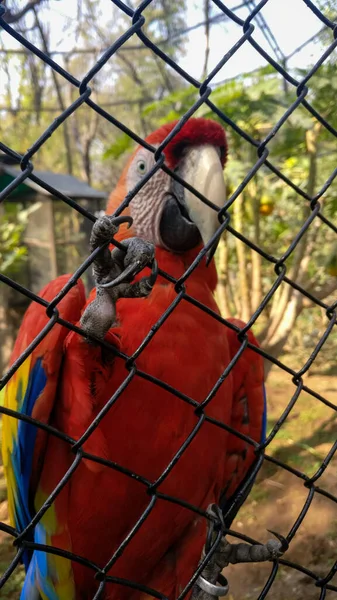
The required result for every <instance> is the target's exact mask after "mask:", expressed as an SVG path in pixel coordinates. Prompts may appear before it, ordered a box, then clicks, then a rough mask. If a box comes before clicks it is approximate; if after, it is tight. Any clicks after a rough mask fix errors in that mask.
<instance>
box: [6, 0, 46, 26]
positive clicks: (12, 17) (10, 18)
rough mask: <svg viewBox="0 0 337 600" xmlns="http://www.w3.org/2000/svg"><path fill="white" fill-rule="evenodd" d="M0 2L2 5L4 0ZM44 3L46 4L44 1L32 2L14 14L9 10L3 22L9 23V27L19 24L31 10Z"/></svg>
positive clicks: (33, 0)
mask: <svg viewBox="0 0 337 600" xmlns="http://www.w3.org/2000/svg"><path fill="white" fill-rule="evenodd" d="M0 2H1V4H2V0H0ZM42 2H44V0H30V2H27V4H26V6H24V7H23V8H22V9H21V10H19V12H17V13H12V11H11V10H10V9H7V10H6V12H5V14H4V15H3V20H4V21H6V23H8V24H9V25H10V24H11V23H17V22H18V21H20V19H22V17H24V16H25V15H26V14H27V13H28V12H29V11H30V10H32V9H33V8H35V7H37V6H39V5H40V4H42Z"/></svg>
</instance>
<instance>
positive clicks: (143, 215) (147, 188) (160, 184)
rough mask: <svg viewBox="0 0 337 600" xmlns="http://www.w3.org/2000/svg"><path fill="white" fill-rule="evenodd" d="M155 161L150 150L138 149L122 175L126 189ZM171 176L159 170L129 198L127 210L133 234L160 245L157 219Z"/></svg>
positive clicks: (133, 184) (129, 188) (134, 183)
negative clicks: (131, 219)
mask: <svg viewBox="0 0 337 600" xmlns="http://www.w3.org/2000/svg"><path fill="white" fill-rule="evenodd" d="M154 164H155V161H154V157H153V153H152V152H150V151H149V150H146V149H145V148H140V149H139V150H138V152H137V154H136V155H135V156H134V159H133V161H132V163H131V165H130V167H129V171H128V174H127V178H126V186H127V191H128V192H130V191H132V190H133V188H134V187H135V186H136V185H137V184H138V183H139V182H140V181H141V179H142V178H143V177H144V175H146V174H147V173H148V172H149V171H150V169H152V167H153V166H154ZM170 181H171V178H170V176H169V175H167V174H166V173H164V172H163V171H162V170H161V169H159V170H158V171H157V172H156V173H155V174H154V175H152V177H151V178H150V180H149V181H148V182H147V183H146V184H145V185H144V186H143V187H142V189H141V190H140V191H139V192H138V193H137V194H136V196H135V197H134V198H133V199H132V200H131V203H130V212H131V216H132V218H133V220H134V224H133V227H134V229H135V230H136V233H137V236H139V237H141V238H143V239H144V240H148V241H151V242H153V243H154V244H155V245H160V239H159V222H160V217H161V213H162V210H163V207H164V202H163V200H164V197H165V194H166V193H167V192H168V191H169V187H170Z"/></svg>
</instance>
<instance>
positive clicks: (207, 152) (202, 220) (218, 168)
mask: <svg viewBox="0 0 337 600" xmlns="http://www.w3.org/2000/svg"><path fill="white" fill-rule="evenodd" d="M179 175H180V176H181V177H182V178H183V179H184V180H185V181H186V182H187V183H189V184H190V185H192V186H193V187H194V188H195V189H196V190H197V191H198V192H200V193H201V194H203V196H205V197H206V198H207V199H208V200H209V201H210V202H212V203H213V204H215V206H217V207H218V208H219V209H220V208H222V207H223V206H224V204H225V202H226V186H225V181H224V176H223V170H222V165H221V162H220V156H219V153H218V150H217V148H216V147H215V146H212V145H210V144H204V145H202V146H194V147H190V148H188V150H187V152H186V154H185V155H184V157H183V158H182V160H181V162H180V165H179ZM184 200H185V205H186V208H187V211H188V214H189V217H190V218H191V220H192V221H193V222H194V223H195V225H196V226H197V227H198V229H199V232H200V235H201V238H202V241H203V243H204V245H206V244H207V242H209V241H210V239H211V238H212V237H213V235H214V234H215V232H216V231H217V229H218V228H219V226H220V223H219V220H218V213H217V211H216V210H214V209H212V208H211V207H209V206H207V204H205V203H204V202H202V200H200V199H199V198H198V197H197V196H195V195H194V194H192V192H190V191H189V190H188V189H186V188H185V190H184ZM212 254H213V253H212Z"/></svg>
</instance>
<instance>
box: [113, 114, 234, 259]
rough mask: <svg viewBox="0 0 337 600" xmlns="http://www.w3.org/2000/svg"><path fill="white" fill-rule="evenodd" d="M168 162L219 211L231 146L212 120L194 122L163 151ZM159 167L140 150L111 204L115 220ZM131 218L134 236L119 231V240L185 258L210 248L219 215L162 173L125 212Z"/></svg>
mask: <svg viewBox="0 0 337 600" xmlns="http://www.w3.org/2000/svg"><path fill="white" fill-rule="evenodd" d="M176 123H177V121H174V122H172V123H167V124H166V125H163V126H162V127H160V128H159V129H157V130H156V131H154V132H153V133H151V134H150V135H149V136H148V137H147V138H146V141H147V142H148V143H149V144H151V145H152V146H154V147H158V146H159V145H160V144H161V142H163V140H164V139H165V138H166V137H167V136H168V134H169V133H170V132H171V131H172V129H173V127H174V125H176ZM164 154H165V162H166V164H167V165H168V167H170V169H172V170H174V171H175V172H176V173H178V174H179V176H180V177H181V178H182V179H184V181H186V182H187V183H189V184H190V185H192V186H193V187H194V188H195V189H196V190H198V191H199V192H201V193H202V194H203V195H204V196H205V197H206V198H207V199H208V200H210V201H211V202H212V203H213V204H215V205H216V206H218V207H219V208H221V207H222V206H223V205H224V203H225V200H226V188H225V182H224V177H223V167H224V164H225V161H226V156H227V142H226V136H225V132H224V130H223V128H222V127H221V126H220V125H219V124H218V123H216V122H215V121H211V120H208V119H202V118H198V119H197V118H195V119H190V120H189V121H188V122H187V123H186V124H185V125H184V126H183V127H182V129H181V130H180V131H179V132H178V133H177V135H175V136H174V138H173V139H172V141H170V142H169V144H168V145H167V146H166V148H165V149H164ZM154 163H155V160H154V155H153V153H152V152H150V151H149V150H146V149H145V148H143V147H141V146H138V148H137V149H136V150H135V152H134V153H133V155H132V156H131V158H130V160H129V161H128V164H127V165H126V167H125V169H124V171H123V173H122V176H121V178H120V180H119V182H118V185H117V187H116V189H115V190H114V191H113V192H112V194H111V195H110V198H109V202H108V206H107V213H108V214H111V213H113V212H114V210H115V209H116V208H117V207H118V205H119V204H120V203H121V202H122V201H123V199H124V197H125V196H126V194H127V193H128V192H129V191H131V190H132V189H133V188H134V187H135V185H136V184H137V183H138V182H139V181H140V180H141V178H142V177H143V176H144V175H146V173H147V172H148V171H149V170H150V169H151V168H152V167H153V165H154ZM124 214H129V215H131V217H132V218H133V226H132V228H131V229H130V230H127V229H126V227H121V229H120V232H119V234H118V237H119V239H123V238H125V237H130V236H132V235H136V236H138V237H141V238H143V239H146V240H149V241H151V242H153V243H154V244H155V245H156V246H159V247H162V248H165V249H166V250H169V251H170V252H178V253H182V252H186V251H188V250H191V249H192V248H195V247H197V246H199V245H200V243H201V242H203V243H204V244H206V243H207V242H208V241H209V240H210V239H211V237H212V236H213V235H214V233H215V232H216V230H217V228H218V227H219V221H218V218H217V212H216V211H215V210H213V209H212V208H210V207H209V206H207V205H206V204H205V203H203V202H202V201H201V200H200V199H199V198H197V197H196V196H195V195H194V194H193V193H192V192H190V191H189V190H187V189H186V188H184V187H183V186H182V185H181V184H179V183H178V182H176V181H175V180H174V179H173V178H172V177H170V175H168V174H167V173H165V172H164V171H162V170H161V169H159V170H158V171H157V172H156V173H155V174H154V175H153V176H152V177H151V179H150V180H149V181H148V182H147V183H146V184H145V185H144V187H143V188H142V189H141V190H140V191H139V192H138V193H137V194H136V196H135V197H134V198H133V199H132V201H131V203H130V205H129V207H128V208H127V209H126V210H125V211H124Z"/></svg>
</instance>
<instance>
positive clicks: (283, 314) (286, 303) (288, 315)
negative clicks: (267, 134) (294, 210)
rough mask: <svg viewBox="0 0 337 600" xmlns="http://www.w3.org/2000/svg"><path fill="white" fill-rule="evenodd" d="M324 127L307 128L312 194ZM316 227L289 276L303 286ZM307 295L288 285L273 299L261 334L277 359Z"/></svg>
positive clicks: (302, 244) (305, 214)
mask: <svg viewBox="0 0 337 600" xmlns="http://www.w3.org/2000/svg"><path fill="white" fill-rule="evenodd" d="M320 129H321V125H320V123H317V124H315V126H314V127H313V128H312V129H311V130H309V131H307V134H306V145H307V153H308V156H309V174H308V184H307V193H308V195H309V196H310V197H313V196H314V193H315V187H316V176H317V137H318V134H319V131H320ZM310 213H311V209H310V206H309V205H308V204H306V205H305V206H304V208H303V222H304V221H305V220H306V219H307V218H308V216H309V215H310ZM316 233H317V232H316V230H315V229H313V225H311V226H310V228H309V231H307V232H306V233H305V235H304V236H303V237H302V238H301V240H300V241H299V243H298V244H297V247H296V248H295V250H294V260H293V265H292V268H291V269H290V271H289V277H290V279H292V280H293V281H296V282H297V283H298V284H300V285H303V282H304V281H305V279H306V271H307V266H308V262H309V260H310V253H311V248H312V242H313V240H314V238H315V236H316ZM303 306H304V297H303V296H302V294H301V293H300V292H298V291H297V290H294V289H293V288H292V287H291V286H290V285H288V284H284V287H283V289H282V290H281V289H280V291H278V292H277V293H276V294H275V296H274V300H273V305H272V310H271V319H270V322H269V324H268V326H267V327H266V328H265V330H264V331H263V332H262V333H261V334H260V336H259V341H260V343H261V342H263V349H264V350H266V351H267V352H268V353H269V354H271V355H272V356H273V357H275V358H277V357H278V356H279V355H280V354H281V353H282V350H283V348H284V345H285V343H286V341H287V339H288V336H289V334H290V333H291V330H292V328H293V327H294V325H295V322H296V319H297V317H298V316H299V314H300V313H301V311H302V310H303ZM270 368H271V363H270V362H269V361H267V364H266V366H265V371H266V375H267V374H268V372H269V370H270Z"/></svg>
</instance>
